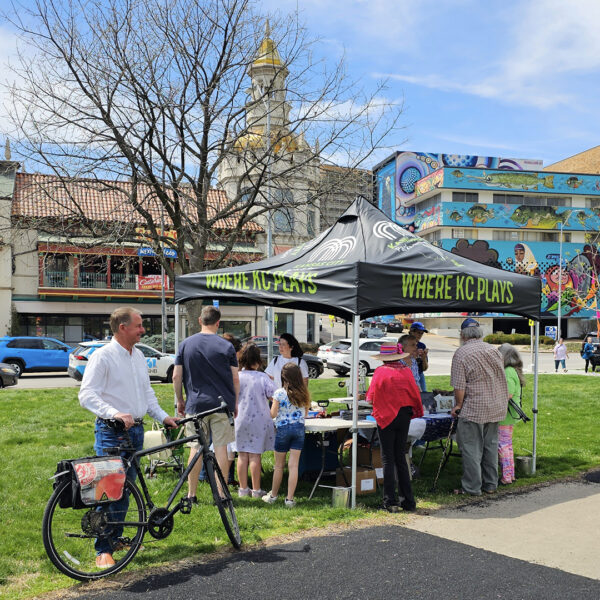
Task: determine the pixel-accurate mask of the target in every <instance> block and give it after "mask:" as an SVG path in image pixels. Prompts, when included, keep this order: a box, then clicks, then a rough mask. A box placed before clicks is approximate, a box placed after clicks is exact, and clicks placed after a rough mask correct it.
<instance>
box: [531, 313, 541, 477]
mask: <svg viewBox="0 0 600 600" xmlns="http://www.w3.org/2000/svg"><path fill="white" fill-rule="evenodd" d="M539 364H540V322H539V321H536V322H535V356H534V363H533V411H532V412H533V452H532V455H533V459H532V463H533V464H532V469H531V472H532V473H533V474H534V475H535V466H536V465H535V463H536V460H537V418H538V372H539Z"/></svg>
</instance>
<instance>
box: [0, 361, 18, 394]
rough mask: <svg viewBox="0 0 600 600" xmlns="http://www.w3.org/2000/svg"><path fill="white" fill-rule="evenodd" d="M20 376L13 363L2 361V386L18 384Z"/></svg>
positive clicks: (0, 380)
mask: <svg viewBox="0 0 600 600" xmlns="http://www.w3.org/2000/svg"><path fill="white" fill-rule="evenodd" d="M18 381H19V376H18V375H17V372H16V371H15V370H14V369H13V368H12V366H11V365H8V364H6V363H0V388H3V387H8V386H9V385H17V382H18Z"/></svg>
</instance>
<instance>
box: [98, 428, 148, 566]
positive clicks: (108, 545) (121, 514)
mask: <svg viewBox="0 0 600 600" xmlns="http://www.w3.org/2000/svg"><path fill="white" fill-rule="evenodd" d="M94 434H95V443H94V450H95V451H96V454H97V455H98V456H107V455H108V452H106V448H114V447H115V446H124V445H125V444H126V442H125V436H124V434H123V432H117V431H114V429H111V428H110V427H109V426H108V425H106V423H103V422H102V421H96V427H95V429H94ZM129 437H130V438H131V444H132V445H133V447H134V448H135V449H136V451H137V450H141V449H142V447H143V446H144V426H143V425H134V426H133V427H132V428H131V429H129ZM121 456H122V457H123V458H125V457H126V456H127V453H126V452H122V453H121ZM136 478H137V472H136V470H135V468H134V467H133V466H131V467H129V469H127V479H129V480H130V481H132V482H133V481H135V480H136ZM128 509H129V494H128V493H127V492H123V497H122V498H121V499H120V500H117V501H116V502H111V503H110V504H109V505H108V506H107V507H106V511H107V512H108V515H109V519H110V520H111V521H124V520H125V515H126V514H127V510H128ZM121 535H123V527H122V526H119V527H115V528H114V529H113V530H112V531H111V532H110V537H103V538H96V543H95V544H94V547H95V548H96V553H97V554H103V553H105V552H108V553H110V554H112V552H113V545H114V543H116V540H117V538H119V537H121Z"/></svg>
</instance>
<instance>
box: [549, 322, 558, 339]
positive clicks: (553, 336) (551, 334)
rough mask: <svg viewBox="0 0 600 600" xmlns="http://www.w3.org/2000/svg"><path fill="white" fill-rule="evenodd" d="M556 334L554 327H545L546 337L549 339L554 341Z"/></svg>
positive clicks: (556, 330)
mask: <svg viewBox="0 0 600 600" xmlns="http://www.w3.org/2000/svg"><path fill="white" fill-rule="evenodd" d="M557 332H558V329H557V328H556V326H554V325H546V335H547V336H548V337H551V338H552V339H554V340H555V339H556V334H557Z"/></svg>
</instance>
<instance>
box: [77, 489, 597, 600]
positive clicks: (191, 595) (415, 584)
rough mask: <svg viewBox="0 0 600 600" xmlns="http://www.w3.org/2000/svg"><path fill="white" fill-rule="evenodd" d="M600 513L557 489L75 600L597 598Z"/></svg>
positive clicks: (201, 566)
mask: <svg viewBox="0 0 600 600" xmlns="http://www.w3.org/2000/svg"><path fill="white" fill-rule="evenodd" d="M599 513H600V485H598V484H593V483H590V484H587V483H569V484H557V485H553V486H548V487H544V488H541V489H539V490H536V491H533V492H528V493H520V494H514V495H504V496H502V497H495V498H491V499H486V500H485V501H483V502H481V503H477V504H475V505H473V504H471V505H468V506H464V507H462V508H458V509H456V508H455V509H445V510H443V511H440V512H438V513H436V514H434V515H431V516H422V515H416V516H414V517H410V518H409V521H408V523H407V524H406V526H399V525H396V524H390V525H382V526H377V527H368V528H363V529H349V530H344V531H341V532H340V531H335V530H334V531H333V532H332V533H331V534H330V535H322V536H319V537H307V538H305V539H302V540H299V541H295V542H292V543H287V544H276V545H270V546H267V547H265V548H261V549H257V550H254V551H248V552H239V553H232V554H230V555H228V556H227V557H222V558H219V559H216V560H212V561H208V562H200V561H198V562H197V563H196V564H190V565H189V566H186V567H183V568H181V569H180V570H171V571H170V572H168V573H166V572H165V573H163V574H154V575H149V576H147V577H145V578H142V579H138V580H137V581H135V582H133V581H131V580H130V581H131V582H130V583H128V580H127V574H126V573H125V574H121V575H119V576H117V577H116V578H115V580H114V581H113V582H112V583H110V582H109V583H106V584H102V583H100V584H94V585H95V586H96V585H99V587H97V588H96V589H95V590H94V591H92V590H91V589H90V588H86V587H83V589H81V588H80V590H79V591H78V592H77V593H76V597H78V598H90V599H91V598H100V597H102V598H106V597H110V598H111V600H112V599H114V600H127V599H136V600H137V599H139V598H141V597H143V598H144V600H154V599H161V600H163V599H171V598H172V599H177V600H187V599H190V600H191V599H194V600H195V599H196V598H219V599H238V598H240V599H244V600H246V599H259V598H260V599H263V598H274V599H280V598H285V599H286V600H295V599H298V600H306V599H307V598H314V599H322V598H323V599H328V600H329V599H331V600H334V599H338V598H339V599H342V598H344V599H345V598H357V599H361V600H369V599H381V598H407V599H419V600H487V599H506V600H509V599H510V600H540V599H543V600H598V598H600V581H599V579H600V571H599V563H600V561H599V560H598V541H597V540H598V531H599V527H598V525H599V522H598V514H599ZM586 522H587V525H588V526H587V527H586V526H585V525H586ZM584 575H585V576H584ZM103 585H104V587H102V586H103Z"/></svg>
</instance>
